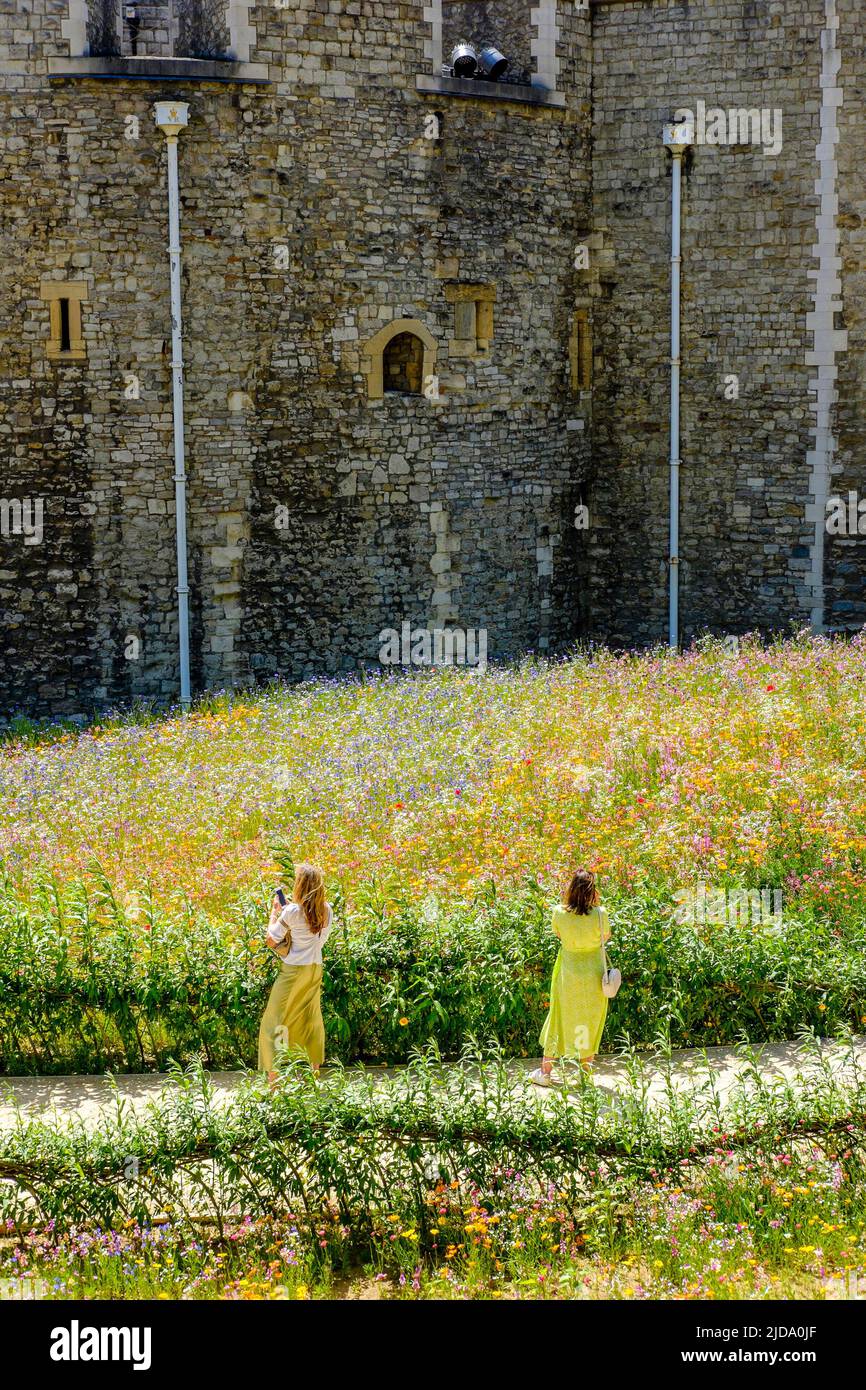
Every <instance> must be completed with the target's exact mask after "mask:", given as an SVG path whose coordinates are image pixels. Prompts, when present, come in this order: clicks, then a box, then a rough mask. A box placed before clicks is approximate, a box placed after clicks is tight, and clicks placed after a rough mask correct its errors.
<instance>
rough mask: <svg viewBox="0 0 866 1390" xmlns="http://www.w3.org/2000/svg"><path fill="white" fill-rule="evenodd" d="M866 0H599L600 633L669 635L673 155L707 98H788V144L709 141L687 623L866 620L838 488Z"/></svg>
mask: <svg viewBox="0 0 866 1390" xmlns="http://www.w3.org/2000/svg"><path fill="white" fill-rule="evenodd" d="M860 14H861V10H860V8H859V7H858V5H857V4H856V3H855V0H785V3H778V0H754V2H752V0H737V3H733V2H732V0H698V2H697V3H690V4H685V3H669V0H655V3H653V4H652V5H647V4H644V3H627V4H621V3H605V4H600V5H598V6H597V7H596V9H595V11H594V23H593V97H594V111H593V140H594V150H593V194H594V207H593V220H594V231H595V235H596V241H597V245H598V248H599V250H598V256H597V260H596V274H595V277H594V281H593V286H592V288H593V292H594V294H595V295H596V299H595V304H596V312H595V341H596V350H597V353H598V368H599V369H598V371H597V373H596V380H595V389H594V392H593V442H592V483H591V485H590V496H591V512H592V514H593V516H594V525H593V526H592V528H591V530H590V531H589V533H588V544H589V551H590V565H589V572H590V590H591V594H592V597H591V602H590V607H589V613H588V622H589V625H590V628H591V630H592V631H593V632H597V633H598V634H599V635H600V636H604V637H606V638H608V639H612V640H618V641H625V642H632V641H653V640H659V639H663V638H664V637H665V636H666V633H667V572H668V565H667V518H668V487H669V468H668V439H669V435H668V410H669V396H668V393H669V368H668V357H669V351H670V349H669V323H668V314H669V303H670V299H669V294H670V200H671V177H670V167H671V160H670V156H669V155H668V154H667V153H666V151H665V150H664V149H663V146H662V143H661V138H660V132H661V127H662V125H663V123H664V122H665V121H666V120H670V119H671V117H672V115H673V114H674V112H675V111H676V109H677V108H678V107H681V108H689V109H692V110H695V109H696V106H697V102H698V101H699V100H703V102H704V103H705V106H706V108H723V109H725V110H730V109H735V110H737V109H740V108H745V109H748V108H764V109H769V110H771V111H775V110H778V111H780V112H781V116H782V124H781V131H782V147H781V150H780V151H779V153H777V154H775V155H773V154H770V153H768V152H766V151H765V149H764V148H763V146H759V147H756V146H755V145H751V144H744V143H734V144H730V145H710V144H703V145H700V146H696V147H695V148H693V150H692V151H691V152H690V154H689V156H688V160H687V163H686V168H685V173H684V179H683V224H682V225H683V232H682V255H683V262H682V273H683V305H682V354H681V355H682V447H681V457H682V465H681V488H682V509H681V543H680V593H681V598H680V607H681V616H682V636H683V638H684V640H688V639H689V638H690V637H691V636H693V635H695V634H696V633H699V632H701V631H702V630H706V629H710V630H714V631H717V632H718V631H721V632H728V633H736V632H743V631H745V630H748V629H750V628H756V627H757V628H763V629H765V630H770V629H780V628H784V627H786V626H787V625H788V624H789V623H790V622H792V621H794V622H797V623H802V622H809V621H812V622H813V623H814V624H815V626H817V627H821V626H826V627H837V628H845V627H850V626H855V625H860V624H862V623H863V621H864V619H866V603H864V599H863V585H864V578H866V574H864V561H863V547H864V544H866V542H864V541H863V540H861V541H860V543H859V546H858V543H857V541H856V540H855V541H851V540H844V541H842V542H836V541H834V540H832V539H830V538H828V537H826V536H825V533H824V526H823V522H824V519H825V512H824V508H823V505H822V497H823V496H824V495H826V493H827V492H828V490H829V491H830V492H831V493H832V492H833V491H835V490H836V489H837V488H838V487H843V488H847V487H848V486H850V487H855V486H858V485H859V488H860V495H861V496H863V495H864V494H866V471H864V456H863V452H862V447H861V445H862V431H863V423H862V422H863V419H864V408H866V400H864V397H863V361H864V357H863V347H864V342H863V334H864V322H863V296H862V293H860V290H861V281H862V275H863V271H862V266H863V256H862V249H863V247H862V242H863V235H864V233H863V218H864V214H866V209H864V206H863V200H864V189H866V185H864V181H863V176H862V172H861V171H860V168H859V167H858V166H859V165H860V164H861V161H860V155H859V149H860V145H861V140H860V134H861V132H862V128H863V116H864V112H863V97H862V75H863V73H864V71H866V69H864V51H863V49H864V40H863V35H862V32H861V31H860V25H859V18H858V16H859V15H860ZM834 50H835V52H836V57H835V58H834V56H833V52H834ZM858 88H859V89H860V93H859V95H858ZM768 130H769V127H768ZM716 133H720V131H717V132H716ZM819 147H823V151H819ZM837 161H838V166H839V167H838V172H837V170H836V168H835V164H836V162H837ZM819 181H821V184H822V187H823V196H822V194H821V193H820V192H819V191H817V190H816V185H817V184H818V183H819ZM837 208H838V216H837ZM837 257H838V258H839V262H840V265H839V269H841V282H840V285H839V286H838V293H837V288H836V286H835V284H834V280H835V275H836V269H835V268H834V266H835V261H836V258H837ZM588 278H589V277H588ZM816 293H818V295H819V302H818V303H817V304H816V299H815V296H816ZM816 330H817V339H816ZM732 377H736V378H737V386H738V391H739V394H738V396H737V397H736V398H734V399H729V398H728V395H729V394H730V393H731V391H732V389H733V387H732V383H731V378H732ZM837 395H838V397H839V399H838V400H837V399H836V397H837ZM819 409H820V410H821V411H823V412H825V413H824V414H822V415H821V417H820V418H819V415H818V411H819ZM816 499H817V501H816ZM822 552H825V553H823V554H822Z"/></svg>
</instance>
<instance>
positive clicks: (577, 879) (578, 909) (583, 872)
mask: <svg viewBox="0 0 866 1390" xmlns="http://www.w3.org/2000/svg"><path fill="white" fill-rule="evenodd" d="M600 902H601V894H600V893H599V891H598V888H597V887H596V883H595V874H594V873H593V872H592V870H591V869H578V870H577V872H576V873H574V874H572V876H571V882H570V883H569V885H568V892H567V893H566V895H565V906H566V907H567V908H568V910H569V912H574V913H576V915H577V916H578V917H585V916H586V914H587V913H588V912H590V911H591V910H592V909H593V908H594V907H596V906H597V905H598V903H600Z"/></svg>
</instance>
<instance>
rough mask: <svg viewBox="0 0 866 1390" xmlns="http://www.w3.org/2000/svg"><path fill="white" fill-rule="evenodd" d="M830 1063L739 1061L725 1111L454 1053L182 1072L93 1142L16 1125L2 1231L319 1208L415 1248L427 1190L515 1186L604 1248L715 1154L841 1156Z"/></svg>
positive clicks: (491, 1190)
mask: <svg viewBox="0 0 866 1390" xmlns="http://www.w3.org/2000/svg"><path fill="white" fill-rule="evenodd" d="M844 1060H845V1063H846V1065H845V1067H844V1070H843V1069H842V1068H841V1067H840V1066H839V1059H838V1058H837V1059H836V1060H835V1064H834V1063H831V1061H830V1059H829V1057H828V1056H827V1055H826V1052H824V1053H822V1052H819V1051H817V1050H816V1053H815V1056H814V1058H813V1059H811V1065H810V1068H809V1072H808V1077H806V1076H805V1074H804V1075H800V1076H797V1077H795V1078H792V1079H790V1080H788V1081H785V1080H782V1079H779V1078H775V1079H773V1080H767V1079H766V1078H765V1077H764V1076H763V1075H762V1074H761V1073H760V1072H759V1070H758V1068H757V1066H756V1065H754V1059H753V1064H752V1065H751V1066H748V1065H747V1066H746V1068H744V1070H743V1071H742V1073H741V1075H740V1077H739V1078H738V1080H737V1082H736V1083H735V1085H734V1087H733V1089H732V1090H731V1091H730V1092H729V1093H728V1094H727V1095H725V1096H724V1097H723V1096H722V1094H721V1093H720V1091H719V1088H718V1084H717V1081H716V1079H715V1078H714V1074H713V1072H712V1069H711V1068H709V1067H708V1068H707V1069H706V1073H705V1075H704V1077H697V1078H695V1084H694V1085H693V1086H692V1087H689V1088H680V1087H677V1086H675V1085H674V1084H673V1083H672V1084H671V1085H670V1087H669V1088H668V1091H667V1093H666V1094H665V1095H664V1096H663V1097H662V1098H661V1099H660V1098H658V1097H655V1098H653V1097H651V1096H648V1094H647V1079H646V1076H645V1074H644V1073H643V1072H642V1070H641V1067H640V1065H639V1063H638V1062H637V1060H636V1059H635V1060H633V1062H632V1064H631V1068H630V1075H629V1077H628V1079H627V1081H626V1083H624V1084H622V1085H620V1086H619V1087H618V1089H617V1092H616V1093H615V1095H614V1096H613V1097H611V1096H610V1094H609V1093H607V1092H606V1091H604V1090H602V1089H601V1088H598V1087H596V1086H594V1085H593V1084H592V1082H591V1081H589V1080H587V1079H586V1077H585V1076H584V1075H583V1073H582V1072H581V1071H580V1068H575V1069H573V1070H571V1071H570V1072H569V1076H570V1087H569V1090H568V1092H567V1093H566V1092H563V1093H562V1094H560V1093H551V1094H545V1095H544V1096H543V1097H542V1096H541V1095H539V1094H538V1093H537V1092H533V1091H531V1090H530V1091H527V1088H526V1085H525V1083H524V1082H523V1081H522V1080H521V1081H519V1082H517V1083H516V1082H515V1078H514V1076H513V1075H512V1074H511V1073H509V1070H508V1068H507V1067H506V1065H505V1063H504V1062H503V1061H502V1060H501V1058H497V1059H496V1060H495V1061H494V1063H492V1064H487V1065H484V1064H483V1063H482V1058H481V1055H480V1053H479V1052H478V1050H475V1051H472V1050H469V1049H467V1051H466V1052H465V1053H464V1056H463V1058H462V1062H461V1064H458V1065H456V1066H453V1067H449V1068H443V1067H442V1066H441V1065H439V1058H438V1055H437V1054H436V1052H435V1050H434V1049H430V1050H429V1051H428V1052H427V1053H425V1054H424V1055H420V1056H418V1057H416V1058H415V1059H414V1060H413V1063H412V1064H411V1066H410V1067H409V1068H408V1069H407V1071H406V1072H405V1073H403V1074H402V1075H400V1076H399V1077H389V1076H383V1075H381V1074H376V1073H370V1072H367V1073H365V1074H364V1073H361V1074H359V1073H357V1072H356V1073H349V1072H341V1071H339V1070H338V1071H336V1072H335V1073H332V1074H330V1075H329V1076H328V1077H327V1079H326V1080H324V1081H323V1082H316V1081H315V1080H314V1079H313V1077H312V1075H311V1074H310V1072H309V1071H308V1069H306V1068H297V1069H294V1070H290V1071H288V1072H287V1073H286V1074H285V1076H284V1078H283V1082H282V1085H281V1086H280V1088H279V1089H278V1090H277V1092H276V1093H275V1094H273V1095H271V1094H270V1093H269V1092H268V1091H267V1088H266V1087H265V1086H264V1085H263V1083H262V1082H261V1080H259V1079H258V1078H255V1079H253V1080H251V1081H249V1082H247V1083H245V1084H242V1085H241V1086H240V1087H239V1088H238V1090H237V1091H236V1092H235V1093H234V1095H233V1097H232V1099H231V1101H230V1103H228V1104H226V1103H224V1102H221V1101H219V1100H218V1099H217V1098H215V1096H214V1094H213V1092H212V1090H211V1088H210V1086H209V1083H208V1079H207V1074H206V1073H204V1072H202V1071H201V1070H194V1069H190V1070H189V1071H188V1072H187V1073H186V1074H182V1073H180V1072H178V1073H177V1074H176V1078H175V1079H176V1085H175V1086H174V1087H173V1088H168V1089H166V1090H165V1091H164V1092H163V1094H162V1096H161V1097H160V1098H159V1100H158V1101H155V1102H152V1103H151V1105H150V1106H149V1107H148V1109H147V1111H145V1112H144V1113H143V1114H137V1113H134V1112H131V1111H130V1110H129V1109H128V1108H126V1107H125V1106H124V1105H123V1104H122V1103H121V1102H120V1101H118V1105H117V1110H116V1114H115V1115H114V1116H113V1117H109V1118H107V1119H105V1120H104V1121H103V1122H102V1123H101V1125H100V1127H99V1128H98V1129H95V1130H89V1129H87V1128H86V1127H85V1126H84V1125H82V1124H80V1123H79V1124H78V1125H76V1126H71V1127H69V1128H65V1129H63V1128H59V1127H58V1126H57V1125H56V1123H51V1124H46V1123H43V1122H41V1121H36V1120H31V1121H25V1120H24V1119H23V1118H22V1120H21V1122H20V1124H19V1125H18V1126H17V1127H16V1128H14V1129H10V1130H7V1131H6V1132H4V1133H3V1134H2V1136H0V1221H7V1222H9V1221H11V1222H12V1223H13V1225H14V1226H15V1227H16V1228H18V1229H21V1230H24V1229H27V1228H28V1227H33V1226H35V1225H37V1224H38V1223H39V1222H40V1221H45V1222H49V1221H50V1222H54V1223H55V1225H56V1227H57V1229H58V1230H61V1229H67V1228H70V1227H72V1226H75V1225H76V1224H77V1223H82V1222H85V1223H88V1224H89V1225H90V1226H92V1225H93V1224H94V1223H96V1224H98V1225H99V1226H100V1227H102V1228H105V1229H109V1228H111V1227H116V1228H119V1227H120V1226H121V1225H122V1224H125V1223H127V1222H137V1223H139V1224H147V1223H150V1222H152V1221H153V1220H155V1219H164V1218H165V1217H170V1218H171V1220H172V1221H173V1222H174V1223H176V1224H177V1223H180V1224H187V1225H188V1226H189V1227H190V1228H191V1229H195V1227H196V1225H197V1224H198V1223H201V1222H202V1221H206V1222H208V1223H209V1224H211V1225H212V1226H213V1227H214V1228H215V1229H216V1230H217V1231H218V1232H219V1234H220V1235H221V1236H222V1235H223V1234H224V1233H225V1231H226V1229H228V1227H229V1226H230V1225H231V1224H232V1222H236V1221H237V1220H239V1219H241V1218H244V1219H246V1218H248V1217H249V1218H257V1217H275V1216H279V1215H280V1214H281V1213H283V1214H284V1213H286V1212H292V1213H293V1214H294V1215H295V1217H296V1219H298V1221H299V1224H302V1223H303V1224H306V1225H307V1227H308V1229H309V1230H310V1231H312V1230H315V1228H316V1226H317V1223H318V1222H319V1221H320V1220H321V1216H322V1213H323V1212H326V1211H333V1212H334V1215H335V1218H336V1219H339V1220H340V1221H341V1222H343V1223H344V1224H345V1225H347V1226H351V1228H352V1230H353V1232H354V1233H355V1236H356V1238H357V1239H359V1240H363V1239H365V1238H369V1237H370V1236H371V1235H372V1233H373V1231H374V1229H375V1227H376V1223H377V1222H379V1221H380V1220H381V1217H382V1215H383V1213H387V1214H391V1215H392V1216H396V1217H399V1219H400V1220H401V1221H403V1222H412V1223H413V1224H414V1228H416V1229H417V1231H418V1233H419V1237H420V1239H421V1241H422V1244H423V1243H425V1242H428V1243H429V1241H428V1237H429V1230H428V1228H429V1225H430V1224H431V1212H430V1194H431V1192H432V1191H437V1190H438V1191H440V1192H441V1191H444V1190H446V1189H448V1188H450V1187H452V1185H453V1186H456V1187H458V1188H462V1189H467V1190H469V1189H471V1191H472V1192H473V1193H474V1194H475V1195H476V1199H478V1198H481V1199H486V1197H488V1196H489V1197H493V1196H495V1194H496V1192H497V1191H498V1190H499V1189H501V1188H502V1187H503V1185H504V1184H507V1183H510V1182H511V1181H512V1180H513V1179H514V1176H515V1174H517V1175H519V1178H520V1182H521V1184H522V1186H523V1188H524V1189H525V1190H527V1191H533V1192H556V1193H557V1196H558V1199H559V1200H560V1201H561V1202H562V1203H563V1204H564V1210H565V1211H567V1212H569V1213H571V1214H572V1215H573V1216H577V1215H579V1214H580V1213H581V1212H584V1213H585V1212H588V1211H593V1210H595V1209H596V1208H598V1210H599V1211H601V1213H602V1218H603V1220H602V1226H607V1227H609V1228H610V1229H609V1233H608V1236H607V1237H606V1239H607V1240H608V1243H610V1240H612V1239H613V1238H614V1237H615V1231H616V1228H617V1224H618V1223H619V1221H620V1219H621V1208H622V1206H623V1202H624V1201H625V1200H626V1198H627V1195H628V1192H629V1191H630V1190H632V1188H633V1186H634V1184H635V1183H647V1182H650V1181H653V1182H658V1181H661V1180H662V1179H663V1178H664V1176H665V1175H672V1174H676V1175H677V1177H678V1179H679V1178H681V1179H682V1180H683V1181H685V1180H686V1179H687V1178H688V1170H689V1168H690V1167H693V1166H696V1165H699V1164H700V1163H701V1162H702V1160H703V1158H704V1157H706V1156H708V1155H719V1154H720V1153H721V1152H723V1151H728V1150H730V1151H731V1152H733V1151H736V1152H737V1153H738V1154H739V1155H741V1156H742V1157H743V1158H744V1159H745V1160H748V1161H756V1160H757V1158H759V1157H760V1156H762V1155H763V1156H767V1155H770V1156H771V1155H774V1154H776V1153H778V1152H779V1150H780V1149H782V1148H783V1146H793V1147H794V1148H796V1147H797V1146H799V1145H802V1144H804V1143H808V1145H809V1146H811V1147H814V1146H815V1145H818V1146H819V1147H820V1146H821V1145H822V1144H823V1145H825V1146H826V1145H831V1146H832V1145H834V1144H835V1145H837V1146H838V1142H839V1139H840V1138H841V1141H842V1143H843V1144H846V1145H847V1144H850V1139H849V1136H851V1135H856V1133H857V1132H858V1131H862V1126H863V1122H864V1120H866V1075H864V1073H863V1071H862V1068H861V1067H860V1066H859V1065H858V1060H857V1054H856V1053H855V1052H854V1051H853V1050H852V1052H851V1054H850V1056H849V1057H847V1058H845V1059H844ZM335 1204H336V1207H335ZM599 1204H600V1205H599ZM597 1215H598V1212H596V1216H597ZM595 1224H596V1227H598V1221H597V1220H596V1221H595Z"/></svg>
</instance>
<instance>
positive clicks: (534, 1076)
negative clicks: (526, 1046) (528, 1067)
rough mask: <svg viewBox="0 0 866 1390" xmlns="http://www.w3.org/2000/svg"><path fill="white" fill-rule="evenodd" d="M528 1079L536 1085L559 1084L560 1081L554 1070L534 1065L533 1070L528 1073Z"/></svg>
mask: <svg viewBox="0 0 866 1390" xmlns="http://www.w3.org/2000/svg"><path fill="white" fill-rule="evenodd" d="M529 1080H530V1081H532V1082H534V1084H535V1085H536V1086H560V1085H561V1084H562V1083H561V1081H560V1079H559V1077H558V1076H557V1075H556V1073H555V1072H552V1071H542V1070H541V1067H536V1068H535V1071H531V1072H530V1073H529Z"/></svg>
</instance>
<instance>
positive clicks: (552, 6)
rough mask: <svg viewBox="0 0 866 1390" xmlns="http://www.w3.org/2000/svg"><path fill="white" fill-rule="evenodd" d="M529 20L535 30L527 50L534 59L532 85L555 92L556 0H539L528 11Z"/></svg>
mask: <svg viewBox="0 0 866 1390" xmlns="http://www.w3.org/2000/svg"><path fill="white" fill-rule="evenodd" d="M529 22H530V24H532V25H534V27H535V30H536V37H535V38H534V39H531V40H530V44H529V51H530V53H531V54H532V56H533V58H534V59H535V72H534V73H533V74H532V85H533V86H534V87H547V88H549V90H550V91H551V92H555V91H556V83H557V79H558V77H559V59H558V58H557V56H556V40H557V39H558V38H559V29H558V28H557V24H556V0H539V3H538V5H537V6H536V7H535V8H533V9H531V10H530V11H529Z"/></svg>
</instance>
